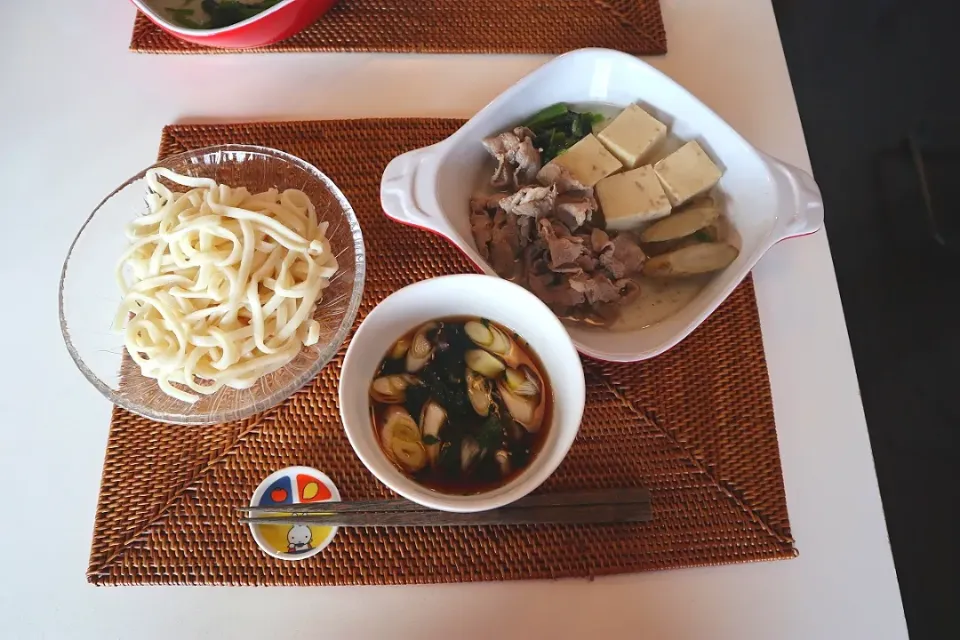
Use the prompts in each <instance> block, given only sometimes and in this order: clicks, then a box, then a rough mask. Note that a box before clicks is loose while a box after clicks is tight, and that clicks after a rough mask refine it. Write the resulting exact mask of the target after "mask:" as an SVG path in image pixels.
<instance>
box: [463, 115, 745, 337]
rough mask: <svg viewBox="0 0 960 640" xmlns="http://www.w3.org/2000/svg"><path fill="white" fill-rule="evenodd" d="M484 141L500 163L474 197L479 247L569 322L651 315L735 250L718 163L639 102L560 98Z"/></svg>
mask: <svg viewBox="0 0 960 640" xmlns="http://www.w3.org/2000/svg"><path fill="white" fill-rule="evenodd" d="M483 145H484V146H485V147H486V149H487V151H488V152H489V153H490V155H491V156H493V158H494V159H495V161H496V168H495V169H494V171H493V177H492V178H491V179H490V180H489V184H487V185H485V186H484V188H483V189H481V190H480V191H479V192H477V193H476V194H475V195H474V197H473V198H472V199H471V202H470V224H471V229H472V232H473V237H474V241H475V242H476V245H477V249H478V251H479V252H480V254H481V256H482V257H483V258H484V259H486V260H487V261H488V262H489V263H490V265H491V266H492V267H493V269H494V271H496V272H497V274H498V275H500V276H501V277H503V278H506V279H508V280H511V281H513V282H516V283H518V284H521V285H523V286H524V287H526V288H527V289H529V290H530V291H531V292H533V293H534V294H535V295H536V296H537V297H538V298H540V299H541V300H543V301H544V302H545V303H546V304H547V305H548V306H549V307H550V308H551V309H552V310H553V311H554V312H555V313H556V314H557V315H558V316H560V317H561V318H562V319H564V320H565V321H570V322H579V323H587V324H590V325H596V326H600V327H604V328H608V329H615V330H616V329H635V328H641V327H645V326H649V325H651V324H655V323H656V322H660V321H662V320H664V319H666V318H668V317H670V316H671V315H673V314H674V313H676V312H677V311H679V310H680V309H682V308H683V307H684V306H686V304H688V303H689V302H690V301H691V300H692V299H693V298H694V297H696V295H697V294H698V293H699V292H700V291H701V290H702V289H703V288H704V287H705V286H706V285H707V283H708V282H709V281H710V279H711V274H713V273H715V272H717V271H720V270H722V269H724V268H726V267H727V266H729V265H730V264H731V263H732V262H733V261H734V260H735V259H736V258H737V255H738V254H739V251H738V249H737V247H736V244H737V240H736V238H735V233H734V230H733V228H732V226H731V225H730V224H729V222H728V220H727V218H726V216H725V215H724V211H723V209H724V207H723V200H722V198H721V194H720V193H719V192H718V191H717V190H716V188H715V187H716V185H717V183H718V181H719V180H720V178H721V176H722V173H723V172H722V170H721V169H720V167H718V166H717V165H716V164H715V163H714V161H713V160H712V159H711V158H710V157H709V156H708V155H707V153H706V151H705V150H704V149H703V148H702V147H701V146H700V144H699V143H698V142H697V141H695V140H690V141H685V142H684V141H680V140H676V139H672V138H670V137H669V135H668V128H667V125H665V124H664V123H662V122H660V121H659V120H657V118H656V117H654V116H653V115H651V114H650V113H648V112H647V111H645V110H644V109H643V108H642V107H640V106H639V105H635V104H632V105H629V106H628V107H626V108H625V109H612V108H611V107H610V106H609V105H600V104H598V105H590V106H588V107H587V108H586V109H581V108H574V107H571V106H570V105H567V104H563V103H558V104H555V105H552V106H550V107H547V108H546V109H544V110H542V111H540V112H538V113H536V114H534V115H533V116H531V117H530V118H528V119H527V120H526V121H524V122H523V123H522V124H521V125H520V126H517V127H515V128H513V129H511V130H509V131H504V132H503V133H500V134H498V135H495V136H492V137H490V138H486V139H484V140H483Z"/></svg>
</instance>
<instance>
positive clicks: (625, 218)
mask: <svg viewBox="0 0 960 640" xmlns="http://www.w3.org/2000/svg"><path fill="white" fill-rule="evenodd" d="M596 190H597V198H599V200H600V208H601V209H603V217H604V219H605V220H606V221H607V228H608V229H613V230H614V231H624V230H626V229H633V228H635V227H637V226H640V225H641V224H643V223H645V222H651V221H653V220H659V219H660V218H664V217H666V216H668V215H670V201H669V200H668V199H667V195H666V194H665V193H664V192H663V187H662V186H661V185H660V180H658V179H657V174H656V173H654V171H653V167H651V166H650V165H647V166H645V167H639V168H637V169H633V170H632V171H626V172H624V173H618V174H616V175H613V176H610V177H609V178H604V179H603V180H601V181H600V182H598V183H597V189H596Z"/></svg>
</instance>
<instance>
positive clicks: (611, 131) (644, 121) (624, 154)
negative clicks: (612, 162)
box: [597, 104, 667, 169]
mask: <svg viewBox="0 0 960 640" xmlns="http://www.w3.org/2000/svg"><path fill="white" fill-rule="evenodd" d="M666 137H667V125H665V124H663V123H662V122H660V121H659V120H657V119H656V118H654V117H653V116H651V115H650V114H649V113H647V112H646V111H644V110H643V109H641V108H640V107H638V106H637V105H635V104H632V105H630V106H629V107H627V108H626V109H624V110H623V111H621V112H620V115H618V116H617V117H616V118H614V120H613V122H611V123H610V124H609V125H607V126H606V127H604V128H603V130H602V131H601V132H600V133H598V134H597V139H598V140H600V142H601V143H603V146H605V147H606V148H607V149H609V150H610V153H612V154H613V155H614V156H615V157H616V158H617V160H619V161H620V162H621V163H622V164H623V166H625V167H627V168H628V169H633V168H635V167H637V166H639V165H641V164H643V161H644V159H645V158H646V157H648V156H649V155H650V152H651V151H653V149H654V148H655V147H656V146H657V145H659V144H660V143H661V142H663V139H664V138H666Z"/></svg>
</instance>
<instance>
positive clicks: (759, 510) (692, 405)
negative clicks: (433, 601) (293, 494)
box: [87, 119, 796, 585]
mask: <svg viewBox="0 0 960 640" xmlns="http://www.w3.org/2000/svg"><path fill="white" fill-rule="evenodd" d="M460 124H461V122H460V121H456V120H436V119H430V120H340V121H324V122H280V123H260V124H236V125H215V126H209V125H177V126H171V127H167V128H166V129H164V133H163V139H162V142H161V148H160V154H161V155H167V154H171V153H177V152H181V151H185V150H188V149H195V148H199V147H204V146H208V145H212V144H219V143H228V142H230V143H242V144H262V145H269V146H272V147H276V148H278V149H282V150H284V151H287V152H289V153H292V154H295V155H297V156H299V157H301V158H304V159H305V160H307V161H308V162H311V163H313V164H315V165H316V166H317V167H319V168H320V169H321V170H322V171H324V172H325V173H326V174H327V175H329V176H330V177H331V178H332V179H333V180H334V181H335V182H336V183H337V185H338V186H339V187H340V188H341V189H342V190H343V192H344V194H345V195H346V197H347V198H348V199H349V200H350V202H351V204H352V205H353V207H354V209H355V211H356V213H357V217H358V218H359V220H360V224H361V226H362V228H363V234H364V241H365V243H366V249H367V256H368V265H367V280H366V285H365V288H364V296H363V302H362V304H361V308H360V313H359V316H358V318H357V323H359V322H360V321H362V319H363V318H364V317H365V316H366V314H367V313H369V311H370V310H371V309H372V308H373V307H374V306H375V305H376V304H377V303H378V302H379V301H380V300H382V299H383V298H385V297H386V296H387V295H389V294H390V293H392V292H393V291H395V290H397V289H399V288H400V287H403V286H405V285H407V284H411V283H413V282H416V281H418V280H422V279H424V278H429V277H432V276H437V275H442V274H447V273H458V272H469V271H472V270H473V269H472V267H471V265H470V264H469V262H468V261H467V260H466V258H464V257H463V256H462V255H461V254H460V253H459V252H458V251H457V250H456V249H454V248H453V246H452V245H450V244H449V243H448V242H446V241H445V240H443V239H441V238H439V237H437V236H435V235H433V234H431V233H428V232H426V231H421V230H418V229H414V228H411V227H405V226H402V225H399V224H396V223H394V222H392V221H390V220H388V219H387V218H386V216H384V215H383V213H382V212H381V209H380V202H379V184H380V176H381V174H382V172H383V169H384V167H385V166H386V164H387V162H388V161H389V160H390V159H391V158H393V157H394V156H395V155H397V154H400V153H402V152H404V151H407V150H410V149H413V148H417V147H421V146H424V145H428V144H432V143H434V142H437V141H439V140H441V139H442V138H444V137H446V136H447V135H449V134H450V133H452V132H453V131H454V130H455V129H456V128H457V127H458V126H459V125H460ZM345 350H346V345H345V346H344V349H343V350H341V352H340V354H339V355H338V356H337V357H336V358H335V359H334V360H333V361H332V362H331V363H330V364H329V365H327V366H326V367H325V368H324V369H323V371H321V372H320V374H319V375H318V376H317V377H316V378H315V379H314V381H313V382H312V383H311V384H309V385H308V386H307V387H305V388H304V389H303V390H302V391H300V392H299V393H297V394H295V395H294V396H293V397H292V398H291V399H290V400H288V401H287V402H286V403H284V404H283V405H281V406H279V407H277V408H275V409H273V410H271V411H269V412H267V413H265V414H262V415H260V416H257V417H254V418H251V419H249V420H246V421H244V422H240V423H233V424H225V425H217V426H208V427H187V426H181V425H167V424H160V423H154V422H150V421H149V420H146V419H144V418H140V417H137V416H134V415H132V414H130V413H128V412H126V411H124V410H122V409H115V410H114V413H113V420H112V424H111V429H110V436H109V441H108V443H107V454H106V459H105V461H104V469H103V480H102V485H101V489H100V499H99V504H98V506H97V515H96V523H95V529H94V539H93V548H92V550H91V556H90V566H89V570H88V574H87V577H88V579H89V580H90V581H91V582H94V583H96V584H155V583H161V584H283V585H323V584H408V583H426V582H467V581H476V580H507V579H531V578H560V577H572V576H577V577H593V576H598V575H603V574H612V573H625V572H635V571H646V570H652V569H668V568H676V567H689V566H697V565H712V564H723V563H732V562H750V561H757V560H775V559H779V558H790V557H793V556H794V555H796V551H795V550H794V547H793V539H792V538H791V536H790V525H789V522H788V520H787V508H786V499H785V496H784V489H783V480H782V477H781V473H780V457H779V452H778V448H777V434H776V429H775V427H774V420H773V407H772V404H771V399H770V388H769V383H768V381H767V370H766V364H765V361H764V355H763V343H762V339H761V335H760V325H759V321H758V318H757V312H756V304H755V300H754V294H753V285H752V282H751V281H750V280H749V279H748V280H747V281H745V282H744V283H743V284H742V285H741V286H740V287H739V288H737V289H736V291H735V292H734V293H733V295H732V296H731V297H730V298H729V299H728V300H727V301H726V302H725V303H724V304H723V305H722V306H721V307H720V308H719V309H718V310H717V312H716V313H714V314H713V315H712V316H711V317H710V318H709V319H708V320H707V322H705V323H704V324H703V326H702V327H700V328H699V329H698V330H697V331H695V332H694V333H693V335H691V336H690V337H689V338H687V339H686V340H684V341H683V342H682V343H681V344H680V345H679V346H677V347H675V348H674V349H671V350H670V351H669V352H667V353H666V354H664V355H661V356H658V357H657V358H654V359H653V360H649V361H646V362H642V363H632V364H614V363H601V362H597V361H593V360H585V361H584V369H585V374H586V379H587V406H586V411H585V413H584V416H583V425H582V427H581V430H580V433H579V435H578V437H577V440H576V442H575V444H574V446H573V448H572V449H571V451H570V453H569V455H568V456H567V458H566V460H565V461H564V462H563V464H562V465H561V466H560V468H559V469H558V470H557V472H556V473H554V475H553V476H552V477H551V478H550V479H549V480H548V481H547V483H546V484H545V485H544V487H543V488H542V490H543V491H555V490H566V489H582V488H603V487H618V486H637V485H639V486H643V487H647V488H648V489H650V491H651V492H652V496H653V515H654V520H653V522H649V523H644V524H632V525H586V526H568V527H561V526H544V527H489V528H479V527H472V528H454V529H444V530H438V529H422V528H415V529H392V530H391V529H341V530H340V532H339V534H338V535H337V537H336V538H335V539H334V541H333V543H332V544H331V545H330V546H329V547H327V548H326V549H325V550H324V551H323V553H321V554H320V555H318V556H316V557H314V558H310V559H308V560H305V561H303V562H292V563H291V562H284V561H281V560H275V559H273V558H270V557H267V556H266V555H265V554H263V553H262V552H261V551H260V550H259V549H258V548H257V546H256V544H255V543H254V541H253V539H252V537H251V536H250V532H249V531H248V529H247V528H246V527H245V526H242V525H240V523H239V522H238V521H237V518H238V516H237V512H236V511H235V507H237V506H242V505H245V504H247V501H248V500H249V498H250V495H251V494H252V493H253V491H254V489H255V488H256V486H257V484H258V483H259V482H260V481H261V480H262V479H263V478H265V477H266V476H267V475H269V474H270V473H271V472H272V471H275V470H277V469H279V468H281V467H286V466H290V465H297V464H302V465H307V466H312V467H316V468H318V469H321V470H322V471H325V472H326V473H327V474H328V475H330V476H331V477H332V478H333V480H334V482H336V484H337V486H338V487H339V488H340V492H341V494H342V495H343V498H344V499H347V500H350V499H364V498H379V497H387V496H388V495H389V492H388V490H387V489H385V488H384V487H383V486H382V485H381V484H379V483H378V482H377V481H376V480H375V479H374V478H373V476H372V475H371V474H370V473H369V472H367V471H366V469H364V467H363V466H362V464H361V463H360V461H359V460H358V459H357V457H356V456H355V455H354V453H353V450H352V449H351V448H350V444H349V442H348V441H347V438H346V435H345V434H344V431H343V428H342V427H341V425H340V421H339V414H338V408H337V382H338V378H339V372H340V366H341V363H342V357H343V353H344V351H345Z"/></svg>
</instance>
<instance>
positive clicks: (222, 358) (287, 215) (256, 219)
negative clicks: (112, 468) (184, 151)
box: [116, 168, 338, 403]
mask: <svg viewBox="0 0 960 640" xmlns="http://www.w3.org/2000/svg"><path fill="white" fill-rule="evenodd" d="M160 177H163V178H166V179H167V180H169V181H171V182H173V183H176V184H179V185H181V186H184V187H187V188H188V189H189V191H187V192H186V193H177V192H173V191H171V190H170V189H168V188H167V187H166V186H164V185H163V184H162V183H161V182H160ZM146 180H147V184H148V186H149V187H150V192H149V193H148V194H147V196H146V201H147V206H148V208H149V210H148V211H147V213H145V214H144V215H143V216H140V217H139V218H137V219H136V220H134V221H133V222H132V223H131V224H130V225H129V226H128V228H127V237H128V238H129V239H130V241H131V242H132V245H131V246H130V248H129V249H128V250H127V251H126V252H125V253H124V254H123V257H122V258H121V259H120V262H119V265H118V267H117V279H118V281H119V284H120V288H121V290H122V291H123V302H122V303H121V305H120V309H119V311H118V315H117V319H116V326H117V327H119V328H122V330H123V332H124V340H125V344H126V348H127V352H128V353H129V354H130V357H131V358H132V359H133V360H134V361H135V362H136V363H137V364H138V365H139V366H140V372H141V373H142V374H143V375H144V376H146V377H149V378H153V379H155V380H156V381H157V382H158V384H159V386H160V389H162V390H163V391H164V392H165V393H166V394H168V395H170V396H172V397H174V398H177V399H178V400H183V401H184V402H191V403H192V402H196V401H197V400H199V399H200V396H201V395H209V394H212V393H215V392H216V391H218V390H219V389H221V388H222V387H224V386H227V387H231V388H234V389H246V388H249V387H251V386H252V385H253V384H254V382H256V380H257V379H258V378H260V377H262V376H264V375H267V374H269V373H272V372H274V371H276V370H278V369H280V368H281V367H283V366H284V365H286V364H287V363H289V362H290V361H292V360H293V359H294V358H295V357H296V356H297V354H298V353H299V352H300V349H301V348H302V347H303V346H304V345H307V346H309V345H313V344H316V342H317V341H318V339H319V335H320V324H319V323H318V322H317V321H316V320H314V319H313V314H314V310H315V308H316V305H317V303H318V302H320V300H321V297H322V295H323V290H324V289H325V288H327V286H328V285H329V282H330V281H329V279H330V277H331V276H333V274H334V273H335V272H336V271H337V268H338V265H337V260H336V257H335V256H334V255H333V253H332V252H331V251H330V244H329V243H328V242H327V238H326V231H327V223H326V222H318V221H317V212H316V209H315V208H314V205H313V203H312V202H311V201H310V198H309V197H308V196H307V194H305V193H304V192H302V191H300V190H298V189H287V190H285V191H283V192H278V191H277V190H276V189H270V190H268V191H264V192H263V193H257V194H251V193H250V192H249V191H248V190H247V189H246V188H243V187H241V188H232V187H228V186H226V185H222V184H217V183H216V182H215V181H214V180H211V179H209V178H192V177H189V176H183V175H179V174H177V173H174V172H173V171H170V170H169V169H162V168H160V169H150V170H148V171H147V173H146ZM125 272H126V273H125ZM172 383H178V384H179V385H183V387H186V389H189V391H187V390H185V389H184V388H183V387H177V386H174V384H172ZM190 391H192V392H193V393H191V392H190Z"/></svg>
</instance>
